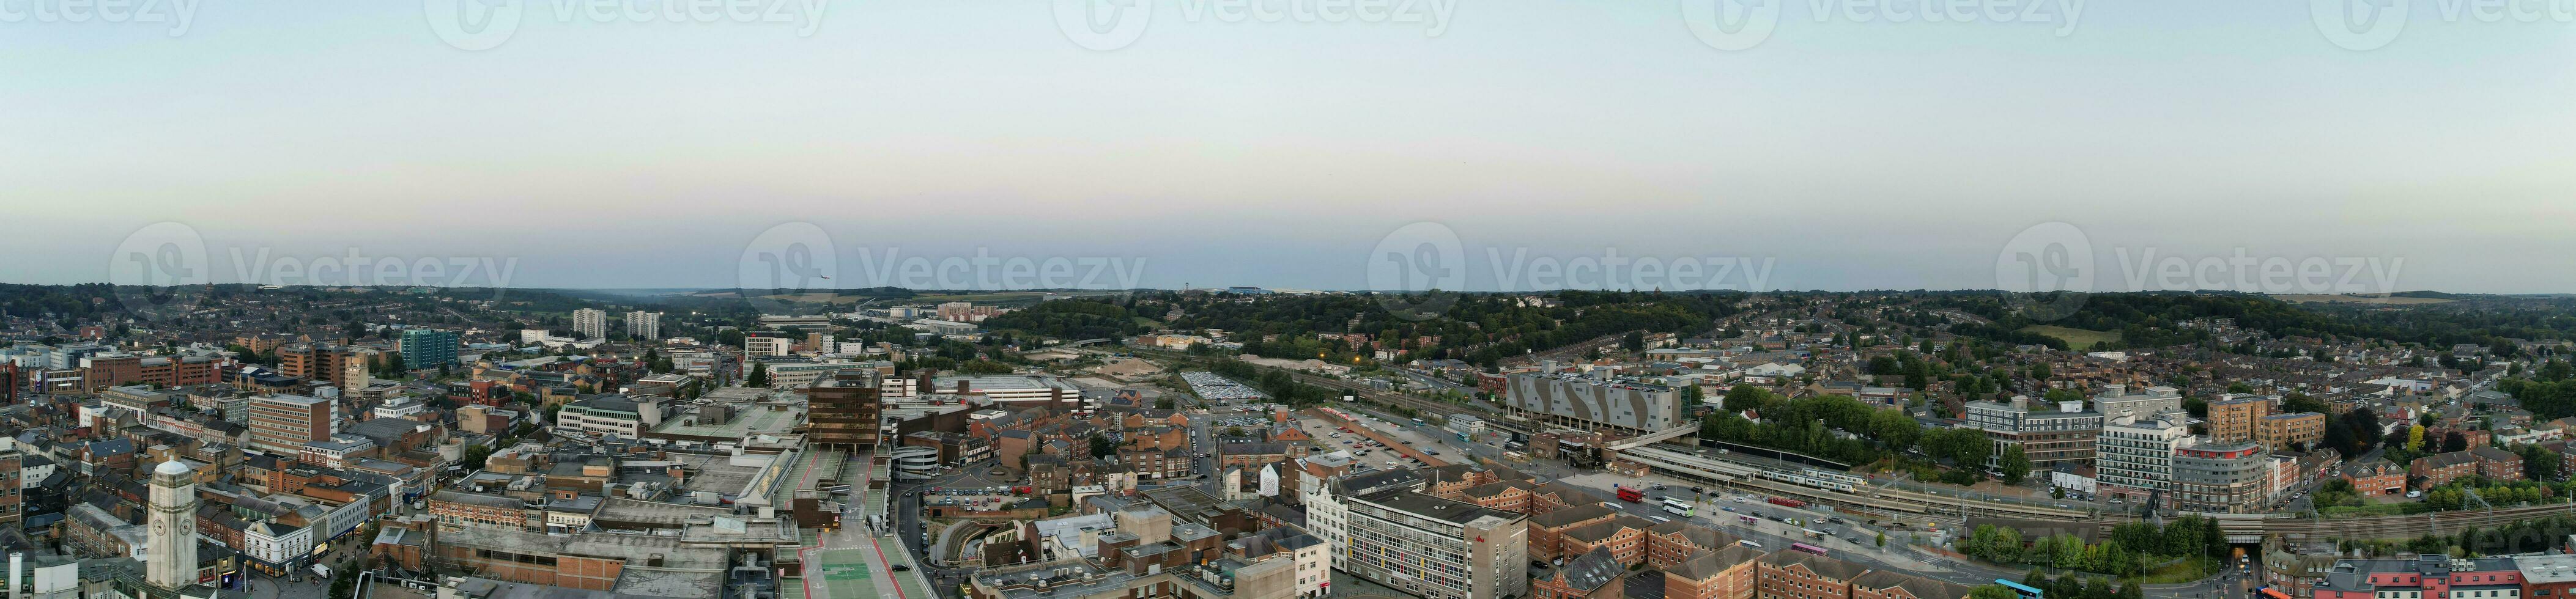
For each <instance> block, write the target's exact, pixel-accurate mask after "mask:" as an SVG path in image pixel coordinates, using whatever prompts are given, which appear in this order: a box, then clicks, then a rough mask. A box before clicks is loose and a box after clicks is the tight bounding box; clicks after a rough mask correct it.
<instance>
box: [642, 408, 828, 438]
mask: <svg viewBox="0 0 2576 599" xmlns="http://www.w3.org/2000/svg"><path fill="white" fill-rule="evenodd" d="M737 407H738V408H739V409H737V410H736V411H735V412H734V414H733V420H730V421H726V422H721V423H702V422H698V417H697V415H696V414H681V415H679V416H677V417H674V418H668V419H664V420H663V421H662V425H661V426H657V427H653V430H651V431H646V432H645V433H644V436H645V437H646V438H655V437H660V438H707V439H724V440H733V439H740V438H743V437H746V436H751V435H784V434H787V433H789V432H792V431H794V430H795V429H796V425H797V424H798V423H802V422H804V421H805V408H804V406H788V407H787V408H786V409H783V410H774V409H770V407H769V406H763V405H748V406H737Z"/></svg>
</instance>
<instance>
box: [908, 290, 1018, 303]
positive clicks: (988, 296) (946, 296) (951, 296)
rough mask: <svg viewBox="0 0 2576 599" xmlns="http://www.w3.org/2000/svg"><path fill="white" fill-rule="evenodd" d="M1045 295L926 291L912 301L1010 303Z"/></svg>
mask: <svg viewBox="0 0 2576 599" xmlns="http://www.w3.org/2000/svg"><path fill="white" fill-rule="evenodd" d="M1045 296H1046V293H1045V292H999V293H925V294H921V295H916V296H912V300H911V301H915V302H922V303H934V304H935V303H940V302H975V303H978V304H1009V303H1017V302H1034V301H1037V299H1038V298H1040V297H1045Z"/></svg>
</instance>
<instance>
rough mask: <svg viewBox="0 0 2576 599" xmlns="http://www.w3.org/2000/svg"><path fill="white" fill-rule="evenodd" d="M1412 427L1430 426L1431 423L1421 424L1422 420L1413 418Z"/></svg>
mask: <svg viewBox="0 0 2576 599" xmlns="http://www.w3.org/2000/svg"><path fill="white" fill-rule="evenodd" d="M1413 425H1414V426H1431V423H1429V422H1423V421H1422V419H1420V418H1415V419H1413Z"/></svg>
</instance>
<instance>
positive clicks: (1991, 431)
mask: <svg viewBox="0 0 2576 599" xmlns="http://www.w3.org/2000/svg"><path fill="white" fill-rule="evenodd" d="M1967 407H1968V410H1967V412H1968V425H1969V426H1974V427H1977V428H1978V429H1979V430H1983V431H1985V432H1986V437H1987V438H1989V439H1993V440H1994V442H1995V451H1994V454H1993V455H1992V456H1991V457H1989V458H1987V462H1986V465H1987V466H1988V467H1994V466H1998V465H1999V460H2001V459H2002V456H2003V452H2004V450H2005V449H2008V448H2012V447H2016V446H2017V447H2020V448H2021V451H2022V455H2023V456H2026V457H2029V458H2030V464H2031V471H2033V472H2041V471H2046V470H2049V469H2050V468H2054V467H2056V466H2057V465H2058V464H2060V463H2067V464H2091V463H2093V451H2094V449H2093V448H2094V440H2095V439H2096V438H2097V437H2099V436H2100V435H2101V434H2102V414H2101V413H2099V412H2094V411H2090V410H2086V409H2084V402H2081V401H2070V402H2064V403H2059V404H2051V403H2047V402H2034V401H2032V400H2031V399H2030V398H2029V397H2024V396H2018V395H2016V396H2013V398H2012V399H2011V400H2009V401H2003V402H1996V401H1972V402H1968V406H1967Z"/></svg>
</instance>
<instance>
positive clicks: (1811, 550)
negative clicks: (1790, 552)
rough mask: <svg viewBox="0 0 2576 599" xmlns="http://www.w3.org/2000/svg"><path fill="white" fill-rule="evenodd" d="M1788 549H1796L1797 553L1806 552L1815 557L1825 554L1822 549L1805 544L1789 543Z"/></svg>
mask: <svg viewBox="0 0 2576 599" xmlns="http://www.w3.org/2000/svg"><path fill="white" fill-rule="evenodd" d="M1789 548H1790V549H1796V550H1799V551H1804V552H1807V553H1813V554H1816V555H1824V554H1825V548H1823V547H1817V546H1814V545H1809V544H1806V543H1790V544H1789Z"/></svg>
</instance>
